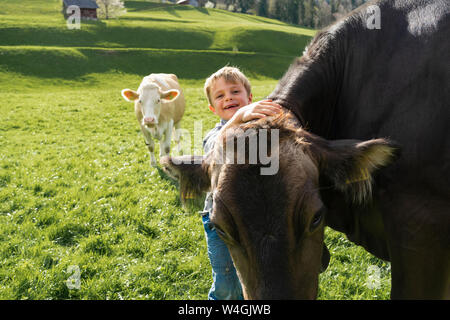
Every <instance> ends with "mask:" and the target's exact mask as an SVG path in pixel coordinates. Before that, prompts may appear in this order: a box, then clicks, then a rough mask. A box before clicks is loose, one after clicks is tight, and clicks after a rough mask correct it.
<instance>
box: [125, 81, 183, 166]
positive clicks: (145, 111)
mask: <svg viewBox="0 0 450 320" xmlns="http://www.w3.org/2000/svg"><path fill="white" fill-rule="evenodd" d="M122 96H123V97H124V99H125V100H126V101H129V102H133V101H134V111H135V113H136V118H137V120H138V122H139V125H140V126H141V130H142V133H143V134H144V139H145V144H146V145H147V147H148V150H149V151H150V161H151V165H152V166H156V159H155V154H154V147H155V144H154V142H153V137H155V138H156V139H158V140H159V142H160V146H159V150H160V151H159V155H160V157H161V156H164V155H168V154H169V153H170V141H171V139H172V131H175V134H174V137H175V142H176V143H177V144H179V143H180V134H179V130H177V129H179V128H180V120H181V118H182V117H183V114H184V107H185V102H184V96H183V92H182V91H181V88H180V85H179V83H178V78H177V76H176V75H174V74H165V73H152V74H150V75H149V76H146V77H144V79H142V82H141V84H140V86H139V88H138V90H137V91H133V90H130V89H123V90H122ZM163 136H164V139H163Z"/></svg>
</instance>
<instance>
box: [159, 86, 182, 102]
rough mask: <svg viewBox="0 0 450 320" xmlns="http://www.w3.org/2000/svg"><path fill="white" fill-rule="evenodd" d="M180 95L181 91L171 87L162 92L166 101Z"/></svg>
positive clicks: (162, 96) (162, 97)
mask: <svg viewBox="0 0 450 320" xmlns="http://www.w3.org/2000/svg"><path fill="white" fill-rule="evenodd" d="M179 95H180V91H178V90H177V89H171V90H167V91H163V92H161V99H163V100H164V101H166V102H169V101H173V100H175V99H176V98H178V96H179Z"/></svg>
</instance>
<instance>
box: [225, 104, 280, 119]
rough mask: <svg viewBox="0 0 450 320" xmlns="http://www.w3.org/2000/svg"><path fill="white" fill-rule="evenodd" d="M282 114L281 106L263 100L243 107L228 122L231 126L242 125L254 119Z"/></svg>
mask: <svg viewBox="0 0 450 320" xmlns="http://www.w3.org/2000/svg"><path fill="white" fill-rule="evenodd" d="M280 112H281V106H280V105H279V104H278V103H275V102H273V101H272V100H269V99H267V100H261V101H257V102H254V103H251V104H249V105H247V106H245V107H242V108H241V109H239V110H238V111H236V113H235V114H234V115H233V117H232V118H231V119H230V121H228V122H229V123H230V125H231V124H240V123H244V122H248V121H250V120H254V119H260V118H264V117H267V116H274V115H277V114H279V113H280ZM227 124H228V123H227Z"/></svg>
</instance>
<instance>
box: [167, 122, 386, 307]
mask: <svg viewBox="0 0 450 320" xmlns="http://www.w3.org/2000/svg"><path fill="white" fill-rule="evenodd" d="M287 120H288V117H286V116H283V117H279V118H277V119H275V120H274V121H272V122H269V118H265V119H261V120H259V121H257V122H253V123H248V124H245V125H242V126H240V129H243V130H244V132H245V130H248V129H250V128H252V129H255V128H256V129H257V130H261V129H264V128H265V129H267V130H270V131H271V130H279V134H278V136H279V143H278V146H277V147H276V149H273V150H271V153H272V155H274V154H277V155H279V170H278V171H277V172H276V173H274V174H272V175H262V174H261V168H262V167H264V166H266V167H267V166H268V164H265V165H262V164H261V163H260V162H258V161H259V159H258V161H257V162H258V163H253V164H252V163H246V164H233V163H226V161H223V159H222V158H223V157H222V156H223V154H224V152H222V151H221V148H223V146H226V141H230V139H231V140H234V141H235V142H236V141H239V135H241V134H242V130H232V131H229V132H227V133H223V134H222V136H221V137H219V138H218V140H217V142H216V147H215V149H214V150H213V151H212V152H211V153H209V154H208V155H207V156H205V157H192V156H183V157H174V158H170V157H165V158H163V159H162V160H161V164H162V165H163V166H164V168H165V170H166V171H167V172H168V173H169V174H171V175H172V176H174V177H176V178H177V179H179V181H180V189H181V190H180V191H181V195H182V198H183V199H185V198H190V197H193V196H196V195H199V194H200V193H201V192H203V191H206V190H211V191H213V197H214V207H213V212H212V215H211V222H212V223H213V225H214V226H215V228H216V230H217V232H218V234H219V235H220V237H221V238H222V239H223V240H224V242H225V243H226V244H227V246H228V248H229V251H230V253H231V256H232V258H233V261H234V264H235V266H236V269H237V271H238V275H239V278H240V280H241V283H242V287H243V290H244V296H245V298H247V299H313V298H315V297H316V296H317V289H318V275H319V272H320V271H321V270H323V269H324V268H326V265H327V264H328V259H329V254H328V251H327V250H326V248H325V249H324V242H323V238H324V227H325V223H324V221H325V218H326V215H327V204H326V203H324V200H323V199H322V197H321V188H324V187H326V188H333V189H335V190H337V191H339V192H342V191H343V192H344V193H347V194H348V195H349V196H351V197H352V199H353V201H359V202H363V201H367V200H368V199H369V196H370V193H371V190H370V189H371V179H372V173H373V171H374V170H376V168H378V167H380V166H383V165H385V164H387V163H388V162H389V161H390V159H391V157H392V155H393V151H394V148H393V147H392V146H391V144H390V143H389V142H388V141H386V140H383V139H376V140H370V141H355V140H351V141H350V140H340V141H327V140H324V139H321V138H320V137H317V136H314V135H312V134H310V133H308V132H306V131H305V130H303V129H301V128H299V127H297V126H293V125H291V124H290V123H289V121H287ZM258 132H259V131H258ZM266 136H269V137H270V136H271V135H269V134H267V135H266ZM220 141H223V143H222V144H221V143H218V142H220ZM249 143H250V139H247V140H246V146H245V148H246V149H245V150H246V155H245V158H246V160H249V159H250V157H249V154H248V150H250V148H249V147H250V146H249ZM268 144H270V143H268ZM230 145H231V144H230ZM261 145H263V144H258V148H260V147H261ZM234 150H239V149H238V148H234ZM225 153H226V152H225ZM224 162H225V163H224ZM228 162H230V161H228Z"/></svg>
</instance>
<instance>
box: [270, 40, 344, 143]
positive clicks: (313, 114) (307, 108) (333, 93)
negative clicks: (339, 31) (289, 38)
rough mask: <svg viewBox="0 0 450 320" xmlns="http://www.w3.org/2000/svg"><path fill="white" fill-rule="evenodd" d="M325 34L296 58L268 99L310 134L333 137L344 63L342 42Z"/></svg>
mask: <svg viewBox="0 0 450 320" xmlns="http://www.w3.org/2000/svg"><path fill="white" fill-rule="evenodd" d="M338 38H339V37H338V36H334V35H333V36H332V35H331V34H330V33H329V32H326V33H325V32H324V33H321V34H319V35H318V36H317V37H316V38H315V39H314V40H313V42H312V43H311V44H310V46H309V48H308V50H307V53H306V54H305V55H304V56H303V57H302V58H299V59H297V60H296V61H295V62H294V63H293V64H292V65H291V67H290V68H289V70H288V71H287V72H286V74H285V75H284V76H283V78H282V79H281V80H280V81H279V83H278V85H277V87H276V88H275V90H274V91H273V92H272V93H271V95H270V96H269V98H271V99H273V100H274V101H275V102H278V103H280V104H281V105H282V106H284V107H286V108H287V109H289V110H291V111H293V112H294V114H295V115H296V116H297V117H298V118H299V119H300V121H301V122H302V125H303V126H304V127H305V128H306V129H307V130H308V131H310V132H312V133H314V134H317V135H319V136H322V137H324V138H327V139H332V138H333V131H334V130H333V127H332V126H333V119H334V116H335V113H336V112H337V110H336V106H337V105H338V101H339V96H340V90H341V85H342V80H341V79H342V74H343V70H344V67H345V66H344V64H345V61H346V59H345V53H344V51H345V49H344V46H345V41H343V39H338Z"/></svg>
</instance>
